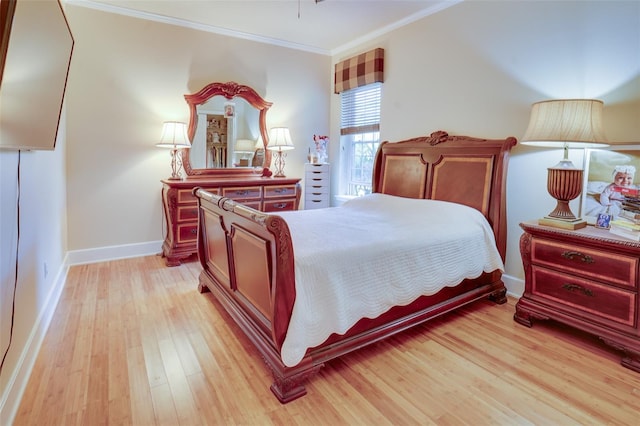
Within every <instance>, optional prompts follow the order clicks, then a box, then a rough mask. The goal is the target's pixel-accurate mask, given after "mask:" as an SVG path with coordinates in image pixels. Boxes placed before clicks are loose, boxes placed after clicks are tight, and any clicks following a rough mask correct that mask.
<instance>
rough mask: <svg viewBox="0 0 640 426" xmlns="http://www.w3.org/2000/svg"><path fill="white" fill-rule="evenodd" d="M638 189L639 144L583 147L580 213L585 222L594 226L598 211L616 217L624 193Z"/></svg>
mask: <svg viewBox="0 0 640 426" xmlns="http://www.w3.org/2000/svg"><path fill="white" fill-rule="evenodd" d="M638 189H640V145H618V146H616V147H615V149H587V150H586V152H585V167H584V186H583V190H582V206H581V216H582V217H583V218H584V219H586V220H587V222H588V223H591V224H594V225H596V226H597V224H598V222H599V220H600V219H601V216H600V215H602V216H609V221H611V220H613V219H615V218H616V217H617V216H619V215H620V214H621V212H622V200H623V199H624V195H625V194H634V193H635V191H636V190H638ZM602 223H603V224H604V223H605V222H604V219H603V222H602ZM602 227H604V226H602ZM607 228H608V226H607Z"/></svg>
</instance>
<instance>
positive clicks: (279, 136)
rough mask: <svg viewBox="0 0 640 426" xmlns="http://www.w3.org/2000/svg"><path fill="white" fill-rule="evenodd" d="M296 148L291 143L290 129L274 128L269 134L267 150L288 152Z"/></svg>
mask: <svg viewBox="0 0 640 426" xmlns="http://www.w3.org/2000/svg"><path fill="white" fill-rule="evenodd" d="M293 148H295V147H294V146H293V142H292V141H291V134H290V133H289V128H288V127H273V128H272V129H271V131H270V132H269V144H268V145H267V149H269V150H272V151H286V150H289V149H293Z"/></svg>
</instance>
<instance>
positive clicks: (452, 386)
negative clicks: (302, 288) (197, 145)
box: [14, 256, 640, 426]
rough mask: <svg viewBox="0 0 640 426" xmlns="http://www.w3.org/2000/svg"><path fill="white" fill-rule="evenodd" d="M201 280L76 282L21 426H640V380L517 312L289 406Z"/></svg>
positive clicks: (99, 269) (133, 274) (451, 317)
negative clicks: (525, 322) (516, 316)
mask: <svg viewBox="0 0 640 426" xmlns="http://www.w3.org/2000/svg"><path fill="white" fill-rule="evenodd" d="M198 273H199V264H198V263H197V262H190V263H187V264H184V265H182V266H179V267H175V268H168V267H165V266H164V261H163V259H162V258H161V257H159V256H149V257H143V258H136V259H127V260H119V261H114V262H107V263H100V264H92V265H83V266H76V267H72V268H71V270H70V271H69V275H68V280H67V284H66V287H65V289H64V292H63V295H62V298H61V300H60V304H59V306H58V308H57V310H56V313H55V316H54V318H53V322H52V324H51V327H50V329H49V332H48V334H47V336H46V339H45V342H44V345H43V347H42V350H41V352H40V354H39V356H38V360H37V362H36V365H35V368H34V370H33V373H32V377H31V379H30V382H29V384H28V387H27V389H26V392H25V394H24V397H23V400H22V404H21V406H20V409H19V413H18V415H17V417H16V420H15V423H14V424H15V425H74V424H82V425H92V426H93V425H100V424H109V425H120V424H126V425H128V424H133V425H160V424H162V425H199V424H207V425H218V424H220V425H227V424H245V425H254V424H255V425H269V424H272V425H285V424H286V425H290V424H300V425H310V424H312V425H313V424H318V425H321V424H326V425H342V424H350V425H360V424H363V425H365V424H366V425H384V424H393V425H404V424H421V425H427V424H439V425H440V424H442V425H444V424H472V425H514V424H518V425H526V424H537V425H571V424H587V425H588V424H615V425H633V424H640V374H638V373H635V372H633V371H630V370H628V369H626V368H624V367H622V366H621V365H620V364H619V361H620V357H619V354H618V353H616V352H615V351H613V350H610V349H608V348H606V347H605V346H603V345H601V344H600V343H599V342H598V340H597V339H594V338H590V337H588V336H584V335H580V334H578V333H571V332H567V331H566V329H561V328H560V327H558V326H551V325H545V324H540V323H536V325H534V327H533V328H531V329H529V328H526V327H523V326H521V325H519V324H517V323H515V322H514V321H513V319H512V316H513V312H514V303H515V300H511V299H510V300H509V302H508V303H507V304H505V305H501V306H500V305H494V304H493V303H491V302H488V301H479V302H476V303H474V304H473V305H471V306H468V307H466V308H464V309H462V310H460V311H458V312H456V313H452V314H448V315H445V316H443V317H442V318H440V319H437V320H435V321H433V322H431V323H428V324H426V325H422V326H418V327H415V328H413V329H411V330H408V331H407V332H404V333H401V334H400V335H398V336H396V337H393V338H390V339H387V340H385V341H383V342H380V343H377V344H374V345H372V346H369V347H367V348H364V349H362V350H359V351H356V352H354V353H352V354H350V355H348V356H345V357H343V358H341V359H338V360H335V361H332V362H330V363H328V364H327V365H326V366H325V367H324V368H323V369H322V370H321V372H320V374H318V375H317V376H315V377H314V378H313V379H311V381H310V382H309V384H308V386H307V390H308V394H307V395H306V396H304V397H302V398H300V399H298V400H296V401H293V402H291V403H289V404H286V405H281V404H280V403H279V402H278V401H277V400H276V399H275V397H273V395H272V394H271V392H270V390H269V385H270V384H271V377H270V373H269V372H268V370H267V368H266V366H265V365H264V364H263V361H262V360H261V358H260V357H259V355H258V354H257V352H256V351H255V350H254V349H253V347H252V346H251V344H250V342H249V341H248V340H247V339H246V338H244V336H242V335H241V333H240V332H239V330H238V328H237V327H235V326H234V325H232V324H231V320H230V318H229V316H228V315H227V314H226V313H225V312H224V310H223V309H222V308H221V307H220V305H218V304H217V302H215V300H214V299H213V297H212V296H211V294H210V293H208V294H200V293H198V291H197V275H198ZM237 364H242V365H245V364H246V365H248V366H249V367H247V368H243V369H239V368H237V367H236V365H237Z"/></svg>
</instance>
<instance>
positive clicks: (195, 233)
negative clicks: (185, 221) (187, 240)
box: [189, 228, 198, 235]
mask: <svg viewBox="0 0 640 426" xmlns="http://www.w3.org/2000/svg"><path fill="white" fill-rule="evenodd" d="M189 232H190V233H192V234H193V235H197V234H198V228H193V229H192V230H190V231H189Z"/></svg>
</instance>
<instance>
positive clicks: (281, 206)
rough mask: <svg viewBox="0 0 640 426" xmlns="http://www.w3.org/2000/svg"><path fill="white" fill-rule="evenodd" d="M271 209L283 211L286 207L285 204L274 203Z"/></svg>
mask: <svg viewBox="0 0 640 426" xmlns="http://www.w3.org/2000/svg"><path fill="white" fill-rule="evenodd" d="M273 207H274V208H276V209H284V208H285V207H287V203H276V204H274V205H273Z"/></svg>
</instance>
